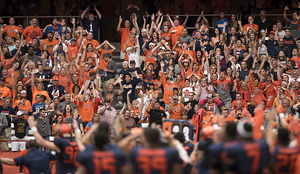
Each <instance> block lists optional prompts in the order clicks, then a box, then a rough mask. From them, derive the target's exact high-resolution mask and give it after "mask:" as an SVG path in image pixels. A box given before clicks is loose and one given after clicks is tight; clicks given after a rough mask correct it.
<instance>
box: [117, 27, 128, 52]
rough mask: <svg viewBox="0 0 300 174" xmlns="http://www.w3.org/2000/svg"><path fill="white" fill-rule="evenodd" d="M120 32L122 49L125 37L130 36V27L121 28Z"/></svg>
mask: <svg viewBox="0 0 300 174" xmlns="http://www.w3.org/2000/svg"><path fill="white" fill-rule="evenodd" d="M119 33H120V35H121V47H120V49H122V48H123V47H122V46H123V45H124V44H125V39H127V38H128V37H129V34H130V28H128V29H126V28H120V31H119Z"/></svg>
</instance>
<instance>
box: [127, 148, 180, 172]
mask: <svg viewBox="0 0 300 174" xmlns="http://www.w3.org/2000/svg"><path fill="white" fill-rule="evenodd" d="M130 159H131V162H132V163H133V166H134V169H135V173H137V174H168V173H171V171H172V167H173V165H174V164H179V163H180V159H179V156H178V153H177V151H176V150H175V149H173V148H171V147H168V146H167V147H161V148H144V147H137V146H135V147H133V148H132V151H131V155H130Z"/></svg>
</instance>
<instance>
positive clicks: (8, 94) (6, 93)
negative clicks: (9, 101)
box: [0, 86, 12, 106]
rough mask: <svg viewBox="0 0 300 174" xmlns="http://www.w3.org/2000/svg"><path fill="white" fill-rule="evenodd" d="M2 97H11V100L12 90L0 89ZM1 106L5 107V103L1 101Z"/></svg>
mask: <svg viewBox="0 0 300 174" xmlns="http://www.w3.org/2000/svg"><path fill="white" fill-rule="evenodd" d="M0 97H3V98H5V97H9V98H11V97H12V95H11V90H10V89H9V88H8V87H6V86H4V87H0ZM0 106H3V101H0Z"/></svg>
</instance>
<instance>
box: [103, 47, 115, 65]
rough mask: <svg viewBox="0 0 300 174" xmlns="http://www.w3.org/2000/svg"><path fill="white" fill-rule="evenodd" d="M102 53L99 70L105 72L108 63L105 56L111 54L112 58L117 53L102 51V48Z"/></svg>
mask: <svg viewBox="0 0 300 174" xmlns="http://www.w3.org/2000/svg"><path fill="white" fill-rule="evenodd" d="M100 52H101V54H100V61H99V69H102V70H104V69H105V68H106V66H107V63H108V62H106V61H105V60H104V58H103V55H104V54H105V53H110V54H111V56H113V55H114V53H115V52H113V51H112V50H105V49H102V48H100Z"/></svg>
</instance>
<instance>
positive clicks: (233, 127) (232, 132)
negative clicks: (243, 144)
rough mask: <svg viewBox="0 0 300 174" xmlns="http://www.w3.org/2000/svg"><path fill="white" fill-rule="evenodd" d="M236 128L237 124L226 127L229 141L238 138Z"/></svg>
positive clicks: (232, 123)
mask: <svg viewBox="0 0 300 174" xmlns="http://www.w3.org/2000/svg"><path fill="white" fill-rule="evenodd" d="M236 126H237V124H236V123H234V122H229V123H227V125H226V126H225V133H226V135H227V136H228V138H229V139H233V138H235V136H236Z"/></svg>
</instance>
